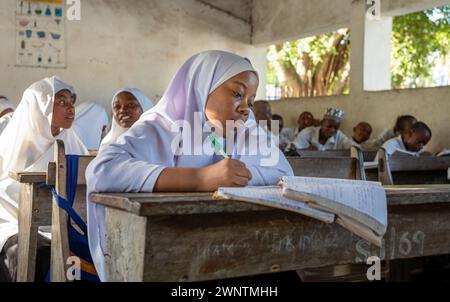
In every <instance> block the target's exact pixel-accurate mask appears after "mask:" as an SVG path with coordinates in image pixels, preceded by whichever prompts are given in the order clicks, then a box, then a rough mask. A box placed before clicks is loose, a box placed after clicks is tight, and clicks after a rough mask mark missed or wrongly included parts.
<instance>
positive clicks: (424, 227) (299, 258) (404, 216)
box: [93, 185, 450, 281]
mask: <svg viewBox="0 0 450 302" xmlns="http://www.w3.org/2000/svg"><path fill="white" fill-rule="evenodd" d="M386 193H387V200H388V231H387V233H386V235H385V237H384V243H383V246H382V248H381V249H380V248H377V247H375V246H373V245H370V244H369V243H368V242H366V241H365V240H363V239H361V238H359V237H357V236H356V235H353V234H352V233H351V232H349V231H347V230H345V229H343V228H341V227H340V226H338V225H336V224H325V223H322V222H320V221H317V220H314V219H310V218H309V217H305V216H302V215H299V214H296V213H291V212H287V211H282V210H276V209H272V208H268V207H264V206H258V205H252V204H248V203H244V202H240V201H218V200H214V199H212V195H211V194H209V193H166V194H158V193H133V194H124V193H114V194H106V193H103V194H94V195H93V201H94V202H96V203H98V204H101V205H103V206H105V209H106V234H107V235H106V246H105V248H106V250H105V254H106V255H107V257H106V268H107V275H108V278H109V280H111V281H202V280H212V279H223V278H232V277H239V276H248V275H255V274H264V273H270V272H280V271H288V270H296V269H304V268H316V267H323V266H329V265H338V264H345V263H361V262H363V261H365V259H367V257H368V256H379V257H380V259H381V260H393V259H405V258H413V257H423V256H431V255H441V254H449V253H450V185H426V186H424V185H422V186H388V187H386Z"/></svg>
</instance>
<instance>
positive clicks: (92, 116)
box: [73, 102, 109, 150]
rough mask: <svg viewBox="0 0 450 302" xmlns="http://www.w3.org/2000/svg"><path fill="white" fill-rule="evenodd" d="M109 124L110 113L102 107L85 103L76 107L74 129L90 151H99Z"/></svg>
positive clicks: (92, 103) (93, 103) (94, 103)
mask: <svg viewBox="0 0 450 302" xmlns="http://www.w3.org/2000/svg"><path fill="white" fill-rule="evenodd" d="M108 124H109V118H108V113H106V110H105V108H104V107H103V106H102V105H100V104H98V103H96V102H84V103H81V104H80V105H78V106H77V107H76V114H75V121H74V122H73V129H74V130H75V132H76V133H77V134H78V136H79V137H80V139H81V141H82V142H83V144H84V145H85V146H86V148H88V150H98V148H99V147H100V142H101V140H102V134H103V131H104V130H105V129H106V128H107V127H108Z"/></svg>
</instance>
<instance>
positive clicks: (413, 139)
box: [376, 122, 432, 160]
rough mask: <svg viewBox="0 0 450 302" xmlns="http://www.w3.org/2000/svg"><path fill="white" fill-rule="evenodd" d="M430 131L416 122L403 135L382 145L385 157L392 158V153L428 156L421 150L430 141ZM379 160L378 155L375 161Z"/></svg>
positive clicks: (422, 124)
mask: <svg viewBox="0 0 450 302" xmlns="http://www.w3.org/2000/svg"><path fill="white" fill-rule="evenodd" d="M431 136H432V133H431V129H430V128H429V127H428V126H427V125H426V124H425V123H423V122H416V123H415V124H414V125H412V126H411V128H410V129H409V130H408V131H407V132H406V133H404V134H402V135H400V136H397V137H395V138H392V139H390V140H388V141H387V142H385V143H384V144H383V148H384V149H385V151H386V155H387V156H388V157H389V156H392V155H393V154H394V153H396V152H399V153H404V154H409V155H413V156H422V155H429V152H426V151H425V150H424V149H423V148H424V147H425V146H426V145H427V144H428V142H429V141H430V140H431ZM378 158H379V153H378V154H377V156H376V160H378Z"/></svg>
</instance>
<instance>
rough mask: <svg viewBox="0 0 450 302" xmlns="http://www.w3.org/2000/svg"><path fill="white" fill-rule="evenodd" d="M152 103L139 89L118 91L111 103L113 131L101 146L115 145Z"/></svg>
mask: <svg viewBox="0 0 450 302" xmlns="http://www.w3.org/2000/svg"><path fill="white" fill-rule="evenodd" d="M152 107H153V103H152V101H151V100H150V99H149V98H148V97H146V96H145V95H144V93H142V91H140V90H139V89H137V88H123V89H121V90H119V91H117V92H116V93H115V94H114V96H113V98H112V101H111V109H112V122H111V130H110V131H109V132H108V134H107V135H106V136H105V138H104V139H103V140H102V142H101V145H105V144H111V143H114V142H115V141H116V140H117V138H118V137H119V136H120V135H122V134H123V133H124V132H125V131H127V130H128V129H129V128H130V127H131V126H132V125H133V124H134V123H135V122H136V121H137V120H138V119H139V117H140V116H141V115H142V113H144V112H145V111H147V110H148V109H150V108H152Z"/></svg>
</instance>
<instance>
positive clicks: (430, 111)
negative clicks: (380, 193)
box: [271, 86, 450, 152]
mask: <svg viewBox="0 0 450 302" xmlns="http://www.w3.org/2000/svg"><path fill="white" fill-rule="evenodd" d="M271 105H272V112H273V113H278V114H280V115H281V116H283V118H284V123H285V125H286V126H285V127H295V125H296V121H297V118H298V115H299V114H300V113H301V112H303V111H311V112H312V113H313V115H314V116H315V117H316V118H321V117H322V116H323V113H324V112H325V110H326V108H327V107H338V108H341V109H342V110H344V111H345V119H344V121H343V122H342V125H341V130H343V131H344V133H346V134H348V135H349V136H350V135H351V134H352V129H353V127H354V126H355V125H356V124H357V123H358V122H360V121H367V122H369V123H370V124H371V125H372V127H373V134H372V138H373V137H375V136H376V135H378V134H379V133H380V132H381V131H383V130H384V129H387V128H389V127H393V126H394V123H395V119H396V118H397V116H398V115H400V114H412V115H414V116H416V117H417V118H418V119H419V120H422V121H424V122H426V123H427V124H428V126H430V127H431V130H432V131H433V137H432V139H431V141H430V143H429V145H428V146H427V149H428V150H430V151H431V152H438V151H441V150H442V149H444V148H450V129H449V125H450V123H449V117H450V86H446V87H438V88H420V89H401V90H391V91H377V92H365V93H364V94H362V95H360V96H357V95H346V96H325V97H314V98H301V99H285V100H281V101H274V102H271Z"/></svg>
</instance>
